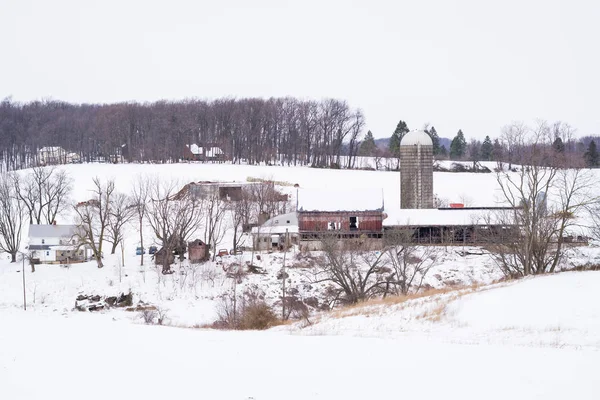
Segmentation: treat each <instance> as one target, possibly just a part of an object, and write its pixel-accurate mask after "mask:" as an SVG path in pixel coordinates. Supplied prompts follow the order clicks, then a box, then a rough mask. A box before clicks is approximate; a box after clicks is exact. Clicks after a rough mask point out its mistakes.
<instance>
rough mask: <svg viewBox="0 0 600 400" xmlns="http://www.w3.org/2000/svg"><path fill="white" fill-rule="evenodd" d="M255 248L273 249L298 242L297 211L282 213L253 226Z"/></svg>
mask: <svg viewBox="0 0 600 400" xmlns="http://www.w3.org/2000/svg"><path fill="white" fill-rule="evenodd" d="M252 243H253V246H254V249H255V250H273V249H283V248H287V247H289V246H290V245H292V244H298V215H297V214H296V213H295V212H292V213H288V214H281V215H278V216H276V217H273V218H271V219H269V220H267V221H266V222H265V223H264V224H262V225H260V226H255V227H254V228H252Z"/></svg>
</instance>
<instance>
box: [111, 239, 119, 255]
mask: <svg viewBox="0 0 600 400" xmlns="http://www.w3.org/2000/svg"><path fill="white" fill-rule="evenodd" d="M118 244H119V242H117V241H115V242H113V244H112V248H111V249H110V254H115V251H117V245H118Z"/></svg>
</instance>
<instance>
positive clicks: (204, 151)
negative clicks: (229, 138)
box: [186, 143, 225, 157]
mask: <svg viewBox="0 0 600 400" xmlns="http://www.w3.org/2000/svg"><path fill="white" fill-rule="evenodd" d="M186 146H187V147H188V148H189V149H190V152H191V153H192V154H195V155H204V156H207V157H214V156H217V155H220V154H225V153H224V152H223V150H221V148H220V147H214V146H213V147H200V146H198V145H197V144H195V143H194V144H188V145H186Z"/></svg>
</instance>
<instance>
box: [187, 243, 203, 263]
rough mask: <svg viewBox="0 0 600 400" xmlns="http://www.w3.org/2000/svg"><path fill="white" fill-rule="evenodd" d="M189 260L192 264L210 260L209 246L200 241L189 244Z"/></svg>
mask: <svg viewBox="0 0 600 400" xmlns="http://www.w3.org/2000/svg"><path fill="white" fill-rule="evenodd" d="M188 258H189V260H190V262H192V263H199V262H203V261H206V260H208V246H207V245H206V243H204V242H203V241H202V240H200V239H196V240H194V241H192V242H188Z"/></svg>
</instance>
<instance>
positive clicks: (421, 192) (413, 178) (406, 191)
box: [400, 130, 433, 208]
mask: <svg viewBox="0 0 600 400" xmlns="http://www.w3.org/2000/svg"><path fill="white" fill-rule="evenodd" d="M400 203H401V204H400V207H401V208H433V142H432V141H431V137H430V136H429V134H427V132H425V131H422V130H415V131H411V132H409V133H407V134H406V135H405V136H404V137H403V138H402V141H401V142H400Z"/></svg>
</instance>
